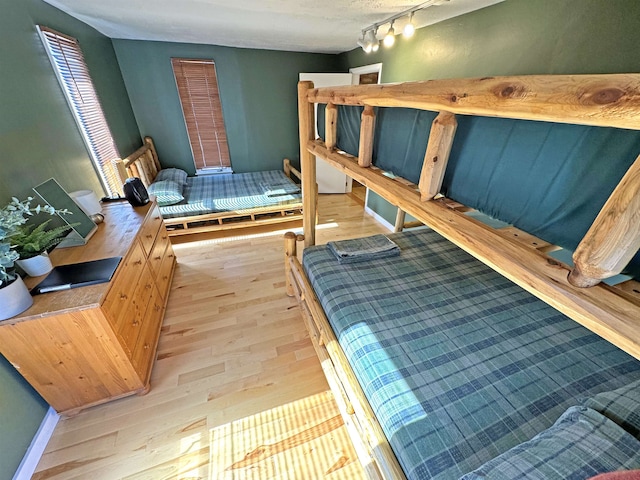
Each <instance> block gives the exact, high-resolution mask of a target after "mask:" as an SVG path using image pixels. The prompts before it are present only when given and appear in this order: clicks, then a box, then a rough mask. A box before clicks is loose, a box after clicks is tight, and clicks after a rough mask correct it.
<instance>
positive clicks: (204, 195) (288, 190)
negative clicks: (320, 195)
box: [160, 170, 302, 218]
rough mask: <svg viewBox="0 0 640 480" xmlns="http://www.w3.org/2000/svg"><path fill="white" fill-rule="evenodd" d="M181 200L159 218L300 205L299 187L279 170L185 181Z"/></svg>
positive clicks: (207, 176)
mask: <svg viewBox="0 0 640 480" xmlns="http://www.w3.org/2000/svg"><path fill="white" fill-rule="evenodd" d="M182 195H183V196H184V200H183V201H181V202H180V203H177V204H175V205H169V206H166V207H160V213H161V214H162V217H163V218H177V217H189V216H194V215H205V214H208V213H219V212H237V213H238V214H244V213H251V211H253V210H256V209H260V208H265V207H275V206H285V207H286V206H289V205H292V206H293V205H296V204H301V202H302V194H301V191H300V187H299V186H298V185H296V184H295V183H293V182H292V181H291V179H290V178H289V177H287V176H286V175H285V174H284V173H283V172H282V171H281V170H269V171H264V172H250V173H233V174H225V175H202V176H197V177H188V178H187V185H185V187H184V190H183V192H182Z"/></svg>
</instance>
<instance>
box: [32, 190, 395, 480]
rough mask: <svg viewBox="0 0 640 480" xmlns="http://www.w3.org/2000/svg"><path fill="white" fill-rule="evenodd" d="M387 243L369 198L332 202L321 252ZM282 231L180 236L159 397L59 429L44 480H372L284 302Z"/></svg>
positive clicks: (326, 205) (322, 220)
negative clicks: (347, 242)
mask: <svg viewBox="0 0 640 480" xmlns="http://www.w3.org/2000/svg"><path fill="white" fill-rule="evenodd" d="M279 228H280V227H279ZM384 231H386V229H385V228H384V227H382V226H381V225H380V224H379V223H377V222H376V221H375V220H373V219H372V218H371V217H369V216H368V215H366V214H364V213H363V208H362V195H322V196H321V198H320V209H319V228H318V233H317V239H318V243H325V242H326V241H328V240H331V239H335V238H350V237H356V236H361V235H364V234H374V233H380V232H384ZM282 233H283V231H281V230H279V231H277V232H274V231H273V229H272V230H271V231H268V230H264V229H254V230H252V231H251V232H247V231H243V232H242V233H239V232H234V233H232V234H233V235H238V236H237V237H224V236H223V235H224V234H209V235H198V236H195V235H194V236H190V237H188V238H174V239H173V242H174V249H175V252H176V255H177V258H178V266H177V269H176V274H175V278H174V281H173V286H172V291H171V295H170V298H169V304H168V307H167V313H166V317H165V322H164V326H163V329H162V334H161V338H160V344H159V348H158V359H157V361H156V364H155V367H154V370H153V375H152V378H151V391H150V392H149V393H148V394H147V395H145V396H139V397H137V396H134V397H128V398H124V399H121V400H117V401H114V402H111V403H109V404H105V405H101V406H98V407H94V408H91V409H88V410H86V411H84V412H82V413H80V414H79V415H78V416H76V417H73V418H63V419H61V421H60V422H59V424H58V426H57V427H56V430H55V432H54V435H53V438H52V439H51V441H50V442H49V445H48V447H47V449H46V451H45V453H44V455H43V457H42V460H41V462H40V464H39V465H38V467H37V471H36V474H35V475H34V477H33V478H34V479H38V480H43V479H64V480H72V479H92V480H103V479H108V480H111V479H127V480H147V479H148V480H158V479H163V480H165V479H166V480H170V479H178V480H192V479H215V480H231V479H233V480H236V479H237V480H244V479H319V478H327V479H360V478H362V470H361V467H360V465H359V464H358V462H357V459H356V456H355V452H354V451H353V447H352V446H351V444H350V442H349V440H348V436H347V433H346V429H345V427H344V425H343V423H342V420H341V418H340V415H339V413H338V410H337V407H336V405H335V403H334V401H333V397H332V395H331V393H330V392H328V391H327V390H328V386H327V384H326V381H325V379H324V376H323V374H322V370H321V368H320V364H319V362H318V360H317V358H316V356H315V353H314V351H313V347H312V346H311V343H310V341H309V339H308V335H307V332H306V330H305V327H304V324H303V321H302V318H301V315H300V311H299V308H298V306H297V304H296V302H295V300H294V299H291V298H289V297H287V296H286V294H285V289H284V273H283V271H284V261H283V241H282Z"/></svg>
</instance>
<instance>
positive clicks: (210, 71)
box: [171, 58, 231, 170]
mask: <svg viewBox="0 0 640 480" xmlns="http://www.w3.org/2000/svg"><path fill="white" fill-rule="evenodd" d="M171 63H172V65H173V73H174V75H175V78H176V85H177V87H178V95H179V97H180V103H181V104H182V113H183V115H184V121H185V124H186V127H187V134H188V135H189V142H190V144H191V151H192V153H193V161H194V163H195V165H196V169H197V170H207V169H216V170H217V169H227V168H231V160H230V158H229V146H228V144H227V134H226V131H225V128H224V118H223V116H222V104H221V103H220V94H219V90H218V80H217V76H216V67H215V64H214V62H213V60H192V59H185V58H172V59H171Z"/></svg>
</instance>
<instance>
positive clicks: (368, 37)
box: [358, 0, 450, 53]
mask: <svg viewBox="0 0 640 480" xmlns="http://www.w3.org/2000/svg"><path fill="white" fill-rule="evenodd" d="M449 1H450V0H427V1H426V2H423V3H421V4H420V5H416V6H415V7H413V8H410V9H409V10H405V11H404V12H400V13H398V14H397V15H394V16H392V17H389V18H387V19H386V20H383V21H382V22H378V23H374V24H373V25H370V26H369V27H367V28H365V29H364V30H362V38H360V39H358V46H359V47H360V48H362V50H364V51H365V53H371V52H377V51H378V49H379V48H380V42H379V40H378V38H377V34H378V28H379V27H381V26H383V25H386V24H387V23H388V24H389V30H388V31H387V34H386V35H385V36H384V39H383V41H382V43H384V46H385V47H392V46H393V44H394V43H395V41H396V38H395V34H396V31H395V29H394V28H393V24H394V22H395V21H396V20H397V19H399V18H402V17H408V20H407V23H406V24H405V25H404V28H403V29H402V34H403V35H404V36H405V37H406V38H410V37H412V36H413V34H414V33H415V31H416V25H415V23H414V21H413V15H414V14H415V13H416V12H417V11H419V10H423V9H425V8H427V7H432V6H434V5H440V4H442V3H446V2H449Z"/></svg>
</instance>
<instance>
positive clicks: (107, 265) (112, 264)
mask: <svg viewBox="0 0 640 480" xmlns="http://www.w3.org/2000/svg"><path fill="white" fill-rule="evenodd" d="M120 260H122V257H110V258H103V259H101V260H93V261H90V262H82V263H72V264H69V265H60V266H57V267H55V268H54V269H53V270H51V272H49V275H47V277H46V278H45V279H44V280H42V281H41V282H40V283H39V284H38V285H36V286H35V287H34V288H33V289H32V290H31V294H32V295H37V294H39V293H47V292H58V291H60V290H69V289H71V288H78V287H84V286H86V285H95V284H97V283H106V282H108V281H110V280H111V278H112V277H113V274H114V273H115V271H116V268H118V265H119V264H120Z"/></svg>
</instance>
